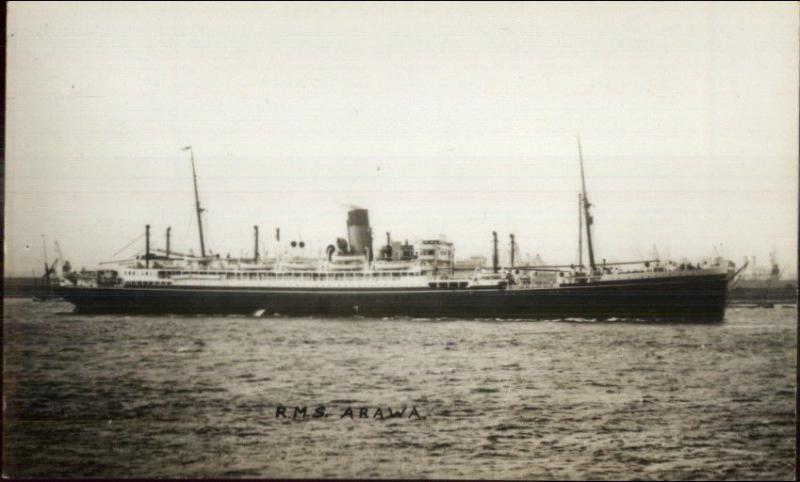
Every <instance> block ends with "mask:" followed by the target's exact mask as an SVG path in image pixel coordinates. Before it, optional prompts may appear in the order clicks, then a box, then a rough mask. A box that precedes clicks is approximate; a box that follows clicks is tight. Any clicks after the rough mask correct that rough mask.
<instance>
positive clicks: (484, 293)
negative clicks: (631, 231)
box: [58, 274, 727, 322]
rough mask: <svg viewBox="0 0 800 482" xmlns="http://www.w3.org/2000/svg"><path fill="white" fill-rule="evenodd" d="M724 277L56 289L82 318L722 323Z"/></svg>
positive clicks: (725, 280) (725, 278)
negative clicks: (517, 285) (473, 285)
mask: <svg viewBox="0 0 800 482" xmlns="http://www.w3.org/2000/svg"><path fill="white" fill-rule="evenodd" d="M726 287H727V277H726V276H725V275H724V274H720V275H702V276H682V277H675V278H665V279H657V280H652V279H651V280H635V281H625V282H607V283H598V284H592V285H586V286H575V287H559V288H552V289H457V290H445V289H410V290H409V289H352V290H339V289H264V288H262V289H258V288H252V289H249V288H248V289H245V288H165V287H159V288H136V289H134V288H59V289H58V294H59V295H61V296H62V297H63V298H64V299H66V300H67V301H69V302H70V303H72V304H74V305H75V307H76V311H77V312H80V313H162V314H166V313H175V314H179V313H201V314H252V313H255V312H258V311H260V310H264V313H265V314H267V315H271V314H274V313H279V314H281V315H300V316H309V315H310V316H353V315H360V316H366V317H387V316H410V317H424V318H432V317H459V318H469V319H472V318H504V319H508V318H515V319H563V318H589V319H608V318H632V319H646V320H662V319H663V320H684V321H698V322H717V321H722V319H723V317H724V313H725V297H726V292H727V290H726Z"/></svg>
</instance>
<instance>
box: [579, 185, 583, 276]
mask: <svg viewBox="0 0 800 482" xmlns="http://www.w3.org/2000/svg"><path fill="white" fill-rule="evenodd" d="M578 267H579V268H580V269H581V271H582V270H583V194H581V193H578Z"/></svg>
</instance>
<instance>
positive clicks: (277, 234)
mask: <svg viewBox="0 0 800 482" xmlns="http://www.w3.org/2000/svg"><path fill="white" fill-rule="evenodd" d="M280 240H281V228H275V241H280Z"/></svg>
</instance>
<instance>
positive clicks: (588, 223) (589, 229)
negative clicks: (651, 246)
mask: <svg viewBox="0 0 800 482" xmlns="http://www.w3.org/2000/svg"><path fill="white" fill-rule="evenodd" d="M578 158H579V159H580V164H581V188H582V190H583V214H584V218H585V219H586V244H587V247H588V248H589V267H590V268H591V270H592V273H594V268H595V264H594V247H593V246H592V224H593V223H594V220H593V219H592V216H591V215H590V214H589V208H590V207H591V203H590V202H589V198H588V197H586V177H585V176H584V174H583V151H582V150H581V138H580V137H578Z"/></svg>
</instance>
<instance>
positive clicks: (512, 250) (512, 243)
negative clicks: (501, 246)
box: [509, 234, 516, 268]
mask: <svg viewBox="0 0 800 482" xmlns="http://www.w3.org/2000/svg"><path fill="white" fill-rule="evenodd" d="M509 236H510V237H511V267H512V268H513V267H514V251H515V248H516V246H514V235H513V234H510V235H509Z"/></svg>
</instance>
